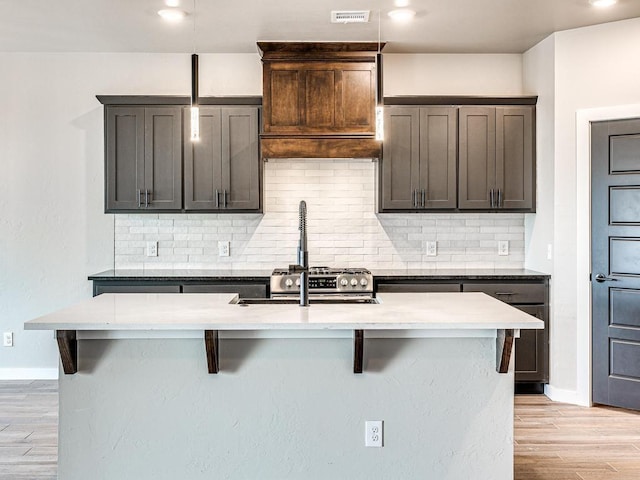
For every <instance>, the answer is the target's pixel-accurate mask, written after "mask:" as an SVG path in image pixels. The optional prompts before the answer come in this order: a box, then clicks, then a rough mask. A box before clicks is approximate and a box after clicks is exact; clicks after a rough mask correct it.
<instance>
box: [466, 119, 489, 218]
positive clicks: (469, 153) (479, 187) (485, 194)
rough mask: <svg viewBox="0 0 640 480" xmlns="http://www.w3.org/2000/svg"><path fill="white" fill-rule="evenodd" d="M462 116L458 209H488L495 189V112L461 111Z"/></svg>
mask: <svg viewBox="0 0 640 480" xmlns="http://www.w3.org/2000/svg"><path fill="white" fill-rule="evenodd" d="M459 116H460V120H459V135H460V138H459V145H460V165H459V166H460V178H459V185H458V196H459V197H458V207H459V208H461V209H489V208H491V201H490V190H491V189H492V188H493V189H495V188H496V179H495V172H496V109H495V107H461V108H460V110H459Z"/></svg>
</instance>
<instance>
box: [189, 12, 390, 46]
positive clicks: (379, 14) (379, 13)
mask: <svg viewBox="0 0 640 480" xmlns="http://www.w3.org/2000/svg"><path fill="white" fill-rule="evenodd" d="M193 1H194V2H195V0H193ZM381 15H382V13H381V10H378V53H381V51H382V50H381V49H380V16H381Z"/></svg>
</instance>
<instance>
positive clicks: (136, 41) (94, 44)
mask: <svg viewBox="0 0 640 480" xmlns="http://www.w3.org/2000/svg"><path fill="white" fill-rule="evenodd" d="M181 4H182V8H183V9H185V10H187V11H188V12H189V13H192V12H193V0H182V1H181ZM163 7H164V1H163V0H0V12H2V14H1V15H0V51H3V52H166V53H173V52H191V51H192V50H193V43H194V33H193V19H194V18H195V19H196V35H195V38H196V48H197V51H198V52H199V53H220V52H226V53H254V52H256V41H257V40H280V41H283V40H288V41H376V40H377V39H378V18H377V17H378V11H381V12H382V15H381V19H382V20H381V38H382V41H384V42H387V47H386V48H385V50H384V51H385V53H416V52H420V53H521V52H524V51H526V50H527V49H528V48H530V47H532V46H533V45H535V44H536V43H537V42H539V41H540V40H542V39H543V38H545V37H546V36H548V35H549V34H550V33H552V32H554V31H559V30H566V29H570V28H576V27H581V26H586V25H594V24H599V23H605V22H611V21H615V20H621V19H626V18H634V17H640V0H619V3H618V4H617V5H616V6H614V7H612V8H609V9H604V10H603V9H597V8H594V7H591V6H590V5H589V3H588V0H412V1H411V8H412V9H414V10H416V11H417V16H416V18H415V19H414V21H413V22H411V23H410V24H402V25H401V24H397V23H396V22H393V21H392V20H391V19H389V18H388V17H387V15H386V13H387V12H388V11H389V10H392V9H393V8H394V7H393V0H369V1H367V0H225V1H223V0H197V3H196V15H195V16H193V15H190V16H188V17H187V18H186V20H185V21H183V22H182V23H181V24H178V25H171V24H167V23H166V22H164V21H162V20H161V19H160V17H159V16H158V15H157V13H156V12H157V11H158V10H159V9H161V8H163ZM359 9H369V10H371V11H372V14H371V17H372V18H371V22H370V23H369V24H364V25H355V24H352V25H335V24H331V23H329V19H330V12H331V10H359Z"/></svg>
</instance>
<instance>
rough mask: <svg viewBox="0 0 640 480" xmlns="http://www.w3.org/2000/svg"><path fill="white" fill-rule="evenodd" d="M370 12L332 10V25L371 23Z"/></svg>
mask: <svg viewBox="0 0 640 480" xmlns="http://www.w3.org/2000/svg"><path fill="white" fill-rule="evenodd" d="M369 13H370V10H332V11H331V23H369Z"/></svg>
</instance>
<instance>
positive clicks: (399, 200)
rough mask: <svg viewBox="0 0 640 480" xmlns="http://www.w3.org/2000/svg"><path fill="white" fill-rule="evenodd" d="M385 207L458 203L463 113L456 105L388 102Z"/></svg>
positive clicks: (383, 177)
mask: <svg viewBox="0 0 640 480" xmlns="http://www.w3.org/2000/svg"><path fill="white" fill-rule="evenodd" d="M385 117H386V118H385V130H386V141H385V142H384V145H383V155H382V157H383V158H382V174H381V188H382V195H381V205H380V206H381V210H383V211H385V210H426V209H454V208H455V207H456V140H457V134H456V132H457V129H456V120H457V112H456V109H455V108H450V107H422V108H419V107H388V108H386V109H385Z"/></svg>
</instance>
